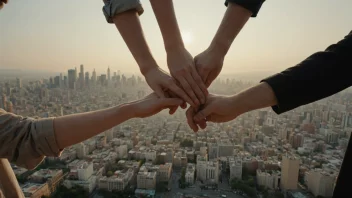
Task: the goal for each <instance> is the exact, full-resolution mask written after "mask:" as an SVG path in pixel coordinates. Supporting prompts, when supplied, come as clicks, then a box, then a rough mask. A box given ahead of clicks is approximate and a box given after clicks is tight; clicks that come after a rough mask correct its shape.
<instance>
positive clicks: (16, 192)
mask: <svg viewBox="0 0 352 198" xmlns="http://www.w3.org/2000/svg"><path fill="white" fill-rule="evenodd" d="M0 181H1V185H2V188H3V193H4V195H5V197H18V198H22V197H23V198H24V195H23V192H22V190H21V188H20V186H19V185H18V183H17V178H16V176H15V174H14V172H13V170H12V168H11V165H10V163H9V161H8V160H7V159H1V158H0ZM0 197H1V194H0Z"/></svg>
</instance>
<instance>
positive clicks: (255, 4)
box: [225, 0, 265, 17]
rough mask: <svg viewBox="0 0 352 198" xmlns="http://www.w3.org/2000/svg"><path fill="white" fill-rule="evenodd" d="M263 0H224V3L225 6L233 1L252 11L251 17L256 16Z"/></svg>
mask: <svg viewBox="0 0 352 198" xmlns="http://www.w3.org/2000/svg"><path fill="white" fill-rule="evenodd" d="M264 1H265V0H226V2H225V5H226V6H227V5H228V4H229V3H235V4H237V5H239V6H241V7H243V8H246V9H247V10H249V11H251V12H252V13H253V14H252V17H256V16H257V14H258V12H259V10H260V8H261V7H262V4H263V3H264Z"/></svg>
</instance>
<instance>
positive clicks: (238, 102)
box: [188, 32, 352, 129]
mask: <svg viewBox="0 0 352 198" xmlns="http://www.w3.org/2000/svg"><path fill="white" fill-rule="evenodd" d="M351 54H352V32H351V33H350V34H349V35H348V36H346V37H345V38H344V39H343V40H341V41H340V42H338V43H337V44H333V45H331V46H329V47H328V48H327V49H326V50H325V51H323V52H318V53H315V54H313V55H312V56H310V57H308V58H307V59H306V60H304V61H303V62H301V63H300V64H298V65H297V66H295V67H291V68H289V69H287V70H285V71H283V72H281V73H279V74H276V75H274V76H272V77H269V78H267V79H264V80H263V81H262V83H260V84H258V85H256V86H254V87H251V88H249V89H247V90H245V91H242V92H240V93H239V94H236V95H234V96H228V97H224V96H212V97H209V99H208V101H207V104H206V105H205V107H204V109H202V110H201V111H199V112H198V113H197V114H196V115H195V116H194V121H195V122H197V123H200V122H201V121H204V120H206V121H213V122H226V121H230V120H232V119H235V118H236V117H237V116H238V115H240V114H242V113H245V112H248V111H252V110H255V109H260V108H263V107H269V106H272V107H273V110H274V111H275V112H276V113H278V114H280V113H283V112H286V111H289V110H291V109H294V108H296V107H298V106H301V105H305V104H308V103H311V102H314V101H317V100H319V99H322V98H325V97H327V96H330V95H332V94H335V93H337V92H339V91H341V90H343V89H346V88H347V87H349V86H351V85H352V78H351V77H350V75H351V73H352V66H351V65H352V56H351ZM188 122H189V123H190V126H191V128H192V129H195V123H194V122H193V119H192V117H191V113H190V115H188Z"/></svg>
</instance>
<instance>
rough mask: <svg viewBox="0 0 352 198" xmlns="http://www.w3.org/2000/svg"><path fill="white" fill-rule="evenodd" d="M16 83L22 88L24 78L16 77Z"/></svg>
mask: <svg viewBox="0 0 352 198" xmlns="http://www.w3.org/2000/svg"><path fill="white" fill-rule="evenodd" d="M16 85H17V88H19V89H21V88H22V79H20V78H16Z"/></svg>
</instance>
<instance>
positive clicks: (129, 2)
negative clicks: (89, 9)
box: [103, 0, 144, 23]
mask: <svg viewBox="0 0 352 198" xmlns="http://www.w3.org/2000/svg"><path fill="white" fill-rule="evenodd" d="M104 4H105V5H104V7H103V13H104V15H105V18H106V21H107V22H108V23H113V20H112V18H113V17H114V16H116V15H118V14H120V13H122V12H126V11H129V10H135V11H136V12H137V13H138V14H139V15H141V14H143V12H144V9H143V7H142V4H141V2H140V0H104Z"/></svg>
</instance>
